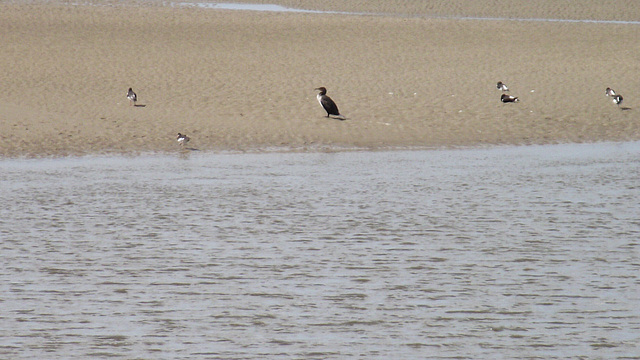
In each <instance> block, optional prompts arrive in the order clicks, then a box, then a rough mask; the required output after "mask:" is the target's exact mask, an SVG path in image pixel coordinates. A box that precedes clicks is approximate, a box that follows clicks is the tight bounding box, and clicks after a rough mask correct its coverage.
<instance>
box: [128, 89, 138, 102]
mask: <svg viewBox="0 0 640 360" xmlns="http://www.w3.org/2000/svg"><path fill="white" fill-rule="evenodd" d="M127 99H129V106H131V105H132V104H133V105H135V104H136V101H138V95H136V93H134V92H133V89H132V88H129V91H127Z"/></svg>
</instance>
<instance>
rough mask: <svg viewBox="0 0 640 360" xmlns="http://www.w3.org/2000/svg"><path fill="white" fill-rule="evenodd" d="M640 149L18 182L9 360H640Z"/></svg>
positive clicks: (177, 169)
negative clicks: (464, 359)
mask: <svg viewBox="0 0 640 360" xmlns="http://www.w3.org/2000/svg"><path fill="white" fill-rule="evenodd" d="M639 175H640V143H624V144H599V145H561V146H541V147H501V148H493V149H475V150H442V151H440V150H436V151H406V152H405V151H397V152H342V153H303V154H273V153H272V154H204V153H196V152H194V153H188V154H182V155H176V156H149V157H134V158H111V157H107V158H102V157H97V158H93V157H89V158H80V159H54V160H51V159H49V160H3V161H0V180H1V183H2V187H1V189H0V200H1V201H2V204H3V206H2V209H1V210H0V214H1V217H0V239H1V242H0V243H1V247H2V272H1V284H2V295H1V296H0V306H1V308H2V311H1V313H0V318H1V321H0V358H6V359H56V358H58V359H72V358H73V359H99V358H126V359H153V358H158V359H218V358H219V359H283V358H284V359H288V358H290V359H345V358H362V359H425V358H434V359H435V358H468V359H532V358H541V359H552V358H557V359H566V358H574V359H577V358H599V359H613V358H625V359H627V358H633V359H638V358H640V355H639V354H640V353H639V352H638V348H639V346H638V345H639V344H640V312H638V304H640V287H639V285H640V277H639V274H640V256H639V249H640V247H639V243H640V220H639V214H640V205H639V200H638V199H639V198H640V197H639V196H638V195H639V194H640V177H639Z"/></svg>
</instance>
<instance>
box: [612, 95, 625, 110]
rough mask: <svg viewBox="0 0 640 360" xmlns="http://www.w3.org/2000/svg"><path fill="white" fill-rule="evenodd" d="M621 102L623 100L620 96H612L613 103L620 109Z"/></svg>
mask: <svg viewBox="0 0 640 360" xmlns="http://www.w3.org/2000/svg"><path fill="white" fill-rule="evenodd" d="M622 100H624V98H623V97H622V95H614V96H613V103H614V104H616V105H618V107H620V104H622Z"/></svg>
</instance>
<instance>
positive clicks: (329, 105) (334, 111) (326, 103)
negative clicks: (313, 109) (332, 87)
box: [315, 87, 346, 120]
mask: <svg viewBox="0 0 640 360" xmlns="http://www.w3.org/2000/svg"><path fill="white" fill-rule="evenodd" d="M315 90H318V91H320V92H319V93H318V95H317V96H316V97H317V98H318V102H319V103H320V105H322V108H323V109H324V111H326V112H327V117H329V116H330V115H333V116H335V118H336V119H340V120H345V119H346V118H345V117H344V116H343V115H341V114H340V111H339V110H338V105H336V103H335V102H334V101H333V100H332V99H331V98H330V97H329V96H327V89H326V88H325V87H319V88H316V89H315Z"/></svg>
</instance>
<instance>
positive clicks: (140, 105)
mask: <svg viewBox="0 0 640 360" xmlns="http://www.w3.org/2000/svg"><path fill="white" fill-rule="evenodd" d="M133 106H134V107H147V105H145V104H135V105H133Z"/></svg>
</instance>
